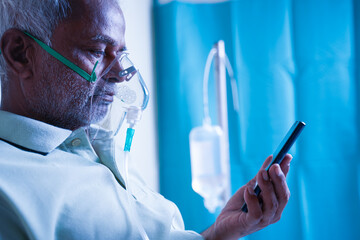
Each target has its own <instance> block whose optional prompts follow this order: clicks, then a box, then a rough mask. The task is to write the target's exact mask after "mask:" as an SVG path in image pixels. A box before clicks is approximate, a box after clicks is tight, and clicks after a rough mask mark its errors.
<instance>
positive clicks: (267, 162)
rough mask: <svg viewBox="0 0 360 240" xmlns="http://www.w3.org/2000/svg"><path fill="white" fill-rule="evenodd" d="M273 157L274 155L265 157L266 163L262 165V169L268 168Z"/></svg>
mask: <svg viewBox="0 0 360 240" xmlns="http://www.w3.org/2000/svg"><path fill="white" fill-rule="evenodd" d="M272 159H273V155H270V156H268V157H267V158H266V159H265V161H264V163H263V165H262V166H261V168H260V169H266V168H267V167H268V166H269V165H270V163H271V161H272Z"/></svg>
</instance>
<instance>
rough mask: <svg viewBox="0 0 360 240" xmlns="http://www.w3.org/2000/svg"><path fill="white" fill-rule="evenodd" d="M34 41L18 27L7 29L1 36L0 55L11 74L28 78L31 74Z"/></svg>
mask: <svg viewBox="0 0 360 240" xmlns="http://www.w3.org/2000/svg"><path fill="white" fill-rule="evenodd" d="M34 43H35V42H34V41H33V40H32V39H30V38H29V37H28V36H26V35H25V34H24V33H23V32H22V31H20V30H18V29H14V28H12V29H8V30H6V31H5V32H4V34H3V35H2V37H1V41H0V47H1V55H2V57H3V58H4V59H5V61H6V63H7V67H8V69H9V70H10V71H11V72H12V74H14V75H16V76H18V77H20V78H22V79H28V78H29V77H32V76H33V64H34V59H35V58H34V53H35V49H34V47H33V44H34Z"/></svg>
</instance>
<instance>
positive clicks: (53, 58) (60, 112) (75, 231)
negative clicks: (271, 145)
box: [0, 0, 291, 240]
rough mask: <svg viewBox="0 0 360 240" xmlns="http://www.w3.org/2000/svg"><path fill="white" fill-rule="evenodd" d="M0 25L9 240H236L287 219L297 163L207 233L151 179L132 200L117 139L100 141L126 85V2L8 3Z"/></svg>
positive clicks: (234, 203) (1, 223)
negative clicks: (152, 186) (103, 123)
mask: <svg viewBox="0 0 360 240" xmlns="http://www.w3.org/2000/svg"><path fill="white" fill-rule="evenodd" d="M0 17H1V20H0V22H1V26H0V29H1V30H0V34H1V42H0V43H1V46H0V47H1V56H0V63H1V69H0V70H1V84H2V85H1V86H2V99H1V111H0V120H1V121H0V122H1V125H0V152H1V154H0V239H44V240H45V239H46V240H49V239H147V238H149V239H182V240H185V239H237V238H240V237H242V236H245V235H247V234H250V233H252V232H254V231H257V230H259V229H262V228H264V227H266V226H267V225H269V224H272V223H274V222H276V221H278V220H279V219H280V216H281V214H282V211H283V209H284V207H285V205H286V204H287V202H288V198H289V190H288V187H287V184H286V181H285V177H286V174H287V173H288V171H289V164H290V160H291V156H289V155H288V156H287V157H286V158H285V160H284V161H283V162H282V164H281V166H279V165H277V164H276V165H274V166H273V167H272V168H271V169H270V171H269V173H268V172H267V171H266V170H265V167H266V166H267V165H268V164H269V162H270V161H271V157H269V158H268V159H267V160H266V161H265V163H264V165H263V167H262V168H261V169H260V171H259V173H258V174H257V176H256V177H255V178H254V179H253V180H251V181H250V182H249V183H248V184H247V185H246V186H244V187H242V188H241V189H239V190H238V191H237V193H235V195H234V196H233V197H232V198H231V199H230V200H229V202H228V203H227V205H226V206H225V208H224V209H223V210H222V212H221V214H220V215H219V217H218V218H217V220H216V222H215V223H214V224H213V225H212V226H211V227H210V228H209V229H207V230H205V231H204V232H203V233H201V234H197V233H195V232H192V231H185V230H184V224H183V222H182V218H181V215H180V213H179V211H178V209H177V208H176V206H175V205H174V204H173V203H171V202H170V201H168V200H166V199H164V198H163V197H162V196H160V195H159V194H157V193H154V192H153V191H151V190H149V189H148V188H147V187H146V186H144V185H143V184H142V182H141V181H137V180H136V179H134V180H133V183H132V195H131V197H129V196H130V195H129V194H128V193H127V188H126V178H125V180H124V178H123V174H121V167H120V166H118V165H119V163H121V162H122V161H123V159H122V158H121V156H122V155H121V154H119V151H118V150H117V149H113V148H112V146H113V145H114V141H113V139H112V138H108V139H102V140H96V139H95V140H94V139H91V138H89V134H90V133H89V126H90V124H92V123H96V122H99V121H100V120H102V119H103V118H104V117H105V116H106V115H107V112H108V111H109V106H110V105H111V104H112V102H113V95H114V91H113V87H114V82H120V83H121V82H122V81H123V80H121V79H117V78H118V77H116V76H112V75H111V74H112V72H113V68H115V67H118V66H117V65H114V66H113V65H111V66H110V67H109V65H110V64H112V62H114V59H117V56H119V55H122V54H123V52H124V51H125V50H126V46H125V40H124V34H125V22H124V18H123V14H122V11H121V8H120V6H119V3H118V1H117V0H107V1H101V0H43V1H37V0H27V1H24V0H2V1H1V3H0ZM109 68H110V71H107V72H105V73H104V71H105V69H109ZM130 81H131V80H130ZM119 169H120V170H119ZM256 181H257V182H258V184H259V186H260V187H261V189H262V193H261V195H260V196H259V197H257V196H256V195H255V194H254V191H253V187H254V184H255V182H256ZM259 199H260V200H261V201H259ZM244 202H246V203H247V205H248V212H247V213H245V212H242V211H241V207H242V205H243V203H244ZM260 202H261V204H260Z"/></svg>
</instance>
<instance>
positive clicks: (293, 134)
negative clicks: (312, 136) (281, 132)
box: [241, 121, 306, 212]
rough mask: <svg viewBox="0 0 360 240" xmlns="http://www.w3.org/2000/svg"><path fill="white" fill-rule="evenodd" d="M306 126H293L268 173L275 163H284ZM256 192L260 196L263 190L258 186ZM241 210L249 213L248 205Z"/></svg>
mask: <svg viewBox="0 0 360 240" xmlns="http://www.w3.org/2000/svg"><path fill="white" fill-rule="evenodd" d="M305 126H306V124H305V123H304V122H301V121H296V122H295V123H294V124H293V125H292V127H291V128H290V130H289V131H288V133H287V134H286V136H285V138H284V139H283V140H282V142H281V143H280V145H279V146H278V148H277V149H276V151H275V153H274V154H273V161H272V162H271V164H270V165H269V167H268V168H267V169H266V170H267V171H269V169H270V167H271V166H272V165H273V164H275V163H277V164H280V163H281V162H282V160H283V159H284V157H285V155H286V153H287V152H288V151H289V150H290V148H291V147H292V145H293V144H294V142H295V141H296V139H297V138H298V136H299V135H300V133H301V132H302V130H303V129H304V127H305ZM254 192H255V194H256V196H259V194H260V192H261V189H260V187H259V186H258V185H256V186H255V188H254ZM241 210H242V211H243V212H248V209H247V205H246V203H244V205H243V206H242V208H241Z"/></svg>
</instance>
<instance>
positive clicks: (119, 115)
mask: <svg viewBox="0 0 360 240" xmlns="http://www.w3.org/2000/svg"><path fill="white" fill-rule="evenodd" d="M101 78H102V79H104V80H105V81H107V82H109V83H111V85H112V91H114V94H115V95H114V99H113V103H112V104H111V105H110V106H109V110H108V113H107V115H106V117H105V118H104V119H103V120H102V121H100V122H98V123H96V124H93V125H92V127H93V128H94V129H96V128H99V129H102V130H105V132H107V133H108V134H110V135H116V134H117V133H118V131H119V129H120V127H121V125H122V122H123V120H124V119H125V117H126V115H127V114H129V111H131V109H137V110H138V111H143V110H145V108H146V107H147V104H148V101H149V91H148V89H147V87H146V84H145V82H144V80H143V78H142V76H141V74H140V72H139V70H138V69H137V68H136V67H135V66H134V64H133V63H132V62H131V60H130V59H129V54H128V53H126V52H122V53H119V54H118V55H117V56H116V58H115V59H114V60H113V61H112V62H111V63H110V65H109V66H108V67H107V68H106V69H105V70H104V71H103V72H102V73H101V75H100V76H99V77H98V79H101ZM107 137H109V136H107ZM94 138H95V139H101V138H102V136H100V135H99V134H97V136H94Z"/></svg>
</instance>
